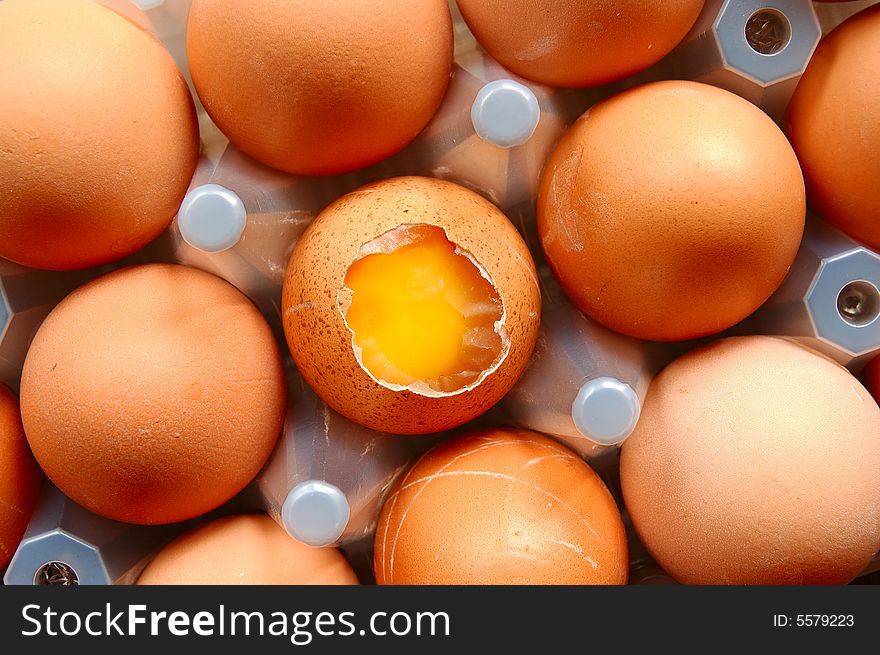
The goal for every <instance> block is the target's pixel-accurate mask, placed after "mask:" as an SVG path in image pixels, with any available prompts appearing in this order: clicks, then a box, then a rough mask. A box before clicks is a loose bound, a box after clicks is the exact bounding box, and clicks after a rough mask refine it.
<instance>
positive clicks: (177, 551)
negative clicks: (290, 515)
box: [137, 514, 358, 585]
mask: <svg viewBox="0 0 880 655" xmlns="http://www.w3.org/2000/svg"><path fill="white" fill-rule="evenodd" d="M137 583H138V584H139V585H356V584H358V579H357V576H356V575H355V573H354V571H353V570H352V568H351V566H349V564H348V562H347V561H346V560H345V557H343V555H342V553H341V552H340V551H339V550H338V549H336V548H312V547H311V546H306V545H304V544H301V543H300V542H298V541H297V540H296V539H291V537H290V535H288V534H287V533H286V532H285V531H284V530H283V529H282V528H281V527H280V526H279V525H278V524H277V523H275V521H273V520H272V519H270V518H269V517H268V516H266V515H265V514H244V515H241V516H229V517H224V518H221V519H215V520H213V521H211V522H210V523H207V524H205V525H202V526H199V527H197V528H195V529H193V530H191V531H189V532H187V533H186V534H184V535H182V536H180V537H178V538H177V539H175V540H174V541H172V542H171V543H170V544H168V545H167V546H165V548H163V549H162V550H161V551H159V554H158V555H156V557H155V558H153V560H152V561H151V562H150V563H149V564H148V565H147V568H146V569H144V572H143V573H141V576H140V578H138V581H137Z"/></svg>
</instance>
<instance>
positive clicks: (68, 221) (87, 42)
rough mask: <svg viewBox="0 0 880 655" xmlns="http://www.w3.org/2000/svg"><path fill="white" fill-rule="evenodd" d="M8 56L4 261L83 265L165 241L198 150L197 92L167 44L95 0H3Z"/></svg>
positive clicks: (0, 122)
mask: <svg viewBox="0 0 880 655" xmlns="http://www.w3.org/2000/svg"><path fill="white" fill-rule="evenodd" d="M0 61H4V62H7V65H4V66H2V67H0V98H3V109H2V111H0V179H2V180H3V202H2V203H0V256H2V257H5V258H7V259H11V260H13V261H16V262H18V263H20V264H25V265H27V266H35V267H38V268H47V269H75V268H85V267H88V266H94V265H97V264H103V263H106V262H112V261H116V260H118V259H122V258H123V257H125V256H126V255H128V254H130V253H132V252H134V251H136V250H138V249H140V248H142V247H143V246H145V245H146V244H147V243H149V242H150V241H152V240H153V239H154V238H156V237H157V236H158V235H159V234H160V233H161V232H162V231H163V230H164V229H165V228H166V227H167V226H168V224H169V223H170V222H171V219H172V218H173V217H174V215H175V213H177V208H178V207H179V206H180V202H181V200H182V199H183V196H184V194H185V193H186V189H187V186H188V185H189V181H190V179H191V178H192V174H193V171H195V167H196V160H197V158H198V154H199V134H198V124H197V122H196V114H195V109H194V108H193V103H192V98H191V97H190V95H189V90H188V88H187V86H186V82H185V81H184V79H183V76H182V75H181V74H180V72H179V71H178V70H177V67H176V66H175V64H174V60H173V59H172V58H171V55H170V54H168V52H167V51H166V50H165V49H164V48H163V47H162V45H161V44H160V43H159V41H157V40H156V39H155V38H154V37H153V36H151V35H149V34H147V33H146V32H144V31H142V30H141V29H140V28H138V27H136V26H135V25H134V24H132V23H130V22H129V21H128V20H126V19H125V18H122V17H121V16H119V15H117V14H115V13H113V12H112V11H110V10H109V9H106V8H104V7H101V6H99V5H97V4H96V3H94V2H88V1H87V0H69V1H67V2H56V1H55V0H6V1H4V2H0Z"/></svg>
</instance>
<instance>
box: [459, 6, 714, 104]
mask: <svg viewBox="0 0 880 655" xmlns="http://www.w3.org/2000/svg"><path fill="white" fill-rule="evenodd" d="M703 4H704V0H664V1H663V2H657V0H616V1H615V2H584V0H557V1H555V2H551V3H547V2H534V0H458V7H459V9H460V10H461V14H462V16H463V18H464V19H465V21H466V22H467V24H468V27H470V29H471V31H472V32H473V33H474V36H476V37H477V40H478V41H479V42H480V43H481V44H482V45H483V47H485V48H486V50H487V51H488V52H489V54H491V55H492V56H493V57H495V59H497V60H498V61H500V62H501V63H502V64H503V65H504V66H506V67H507V68H509V69H510V70H511V71H513V72H514V73H516V74H517V75H521V76H522V77H525V78H527V79H530V80H534V81H535V82H540V83H542V84H548V85H550V86H560V87H584V86H600V85H602V84H607V83H609V82H613V81H615V80H619V79H623V78H624V77H628V76H630V75H632V74H634V73H637V72H639V71H640V70H643V69H645V68H648V67H649V66H651V65H653V64H655V63H657V62H658V61H660V60H661V59H662V58H663V57H665V56H666V55H667V54H668V53H669V52H670V51H671V50H672V49H673V48H674V47H675V46H676V45H678V43H679V42H680V41H681V40H682V39H683V38H684V37H685V35H686V34H687V33H688V31H689V30H690V29H691V27H693V25H694V22H695V21H696V20H697V16H699V15H700V10H702V8H703Z"/></svg>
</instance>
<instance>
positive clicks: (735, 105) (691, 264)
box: [538, 81, 806, 341]
mask: <svg viewBox="0 0 880 655" xmlns="http://www.w3.org/2000/svg"><path fill="white" fill-rule="evenodd" d="M805 213H806V207H805V193H804V182H803V177H802V175H801V171H800V168H799V166H798V162H797V158H796V157H795V155H794V152H793V151H792V149H791V146H790V145H789V144H788V141H787V140H786V138H785V135H784V134H783V133H782V132H781V131H780V130H779V128H778V127H776V125H775V124H774V123H773V121H771V120H770V119H769V118H768V117H767V115H766V114H764V113H763V112H762V111H761V110H759V109H758V108H757V107H755V106H754V105H752V104H751V103H749V102H747V101H745V100H743V99H742V98H740V97H738V96H735V95H733V94H732V93H729V92H727V91H723V90H721V89H718V88H715V87H712V86H708V85H705V84H699V83H696V82H679V81H669V82H658V83H654V84H648V85H645V86H641V87H637V88H634V89H632V90H629V91H626V92H624V93H621V94H619V95H617V96H615V97H613V98H611V99H609V100H606V101H604V102H602V103H600V104H598V105H596V106H595V107H593V108H592V109H591V110H590V111H588V112H587V113H586V114H585V115H584V116H582V117H581V118H580V119H579V120H578V121H577V122H576V123H575V125H574V126H573V127H572V128H571V129H570V130H569V132H567V133H566V135H565V136H564V137H563V138H562V140H561V141H560V143H559V145H558V146H557V148H556V150H555V152H554V153H553V155H552V156H551V158H550V160H549V162H548V163H547V166H546V167H545V169H544V173H543V177H542V180H541V187H540V193H539V198H538V228H539V231H540V235H541V241H542V244H543V247H544V251H545V253H546V254H547V258H548V260H549V261H550V264H551V266H552V268H553V270H554V271H555V273H556V276H557V277H558V278H559V281H560V283H561V284H562V287H563V288H564V290H565V292H566V293H567V295H568V296H569V297H570V298H571V299H572V300H573V301H574V302H575V304H576V305H577V306H578V307H579V308H580V309H581V310H582V311H584V312H585V313H586V314H588V315H589V316H590V317H591V318H593V319H595V320H597V321H599V322H600V323H603V324H604V325H606V326H607V327H610V328H611V329H614V330H617V331H618V332H622V333H624V334H628V335H630V336H634V337H637V338H641V339H649V340H656V341H676V340H684V339H693V338H697V337H702V336H706V335H709V334H713V333H716V332H720V331H721V330H724V329H726V328H728V327H730V326H732V325H734V324H735V323H738V322H739V321H741V320H742V319H744V318H745V317H746V316H748V315H749V314H751V313H752V312H753V311H755V310H756V309H757V308H758V307H759V306H760V305H761V304H763V303H764V301H766V300H767V298H769V297H770V295H771V294H772V293H773V292H774V291H775V290H776V288H777V287H778V286H779V284H780V283H781V282H782V280H783V279H784V278H785V276H786V274H787V272H788V270H789V268H790V266H791V264H792V262H793V260H794V257H795V255H796V254H797V250H798V247H799V245H800V241H801V237H802V235H803V227H804V218H805Z"/></svg>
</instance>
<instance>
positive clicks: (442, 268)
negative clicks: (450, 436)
mask: <svg viewBox="0 0 880 655" xmlns="http://www.w3.org/2000/svg"><path fill="white" fill-rule="evenodd" d="M540 304H541V297H540V290H539V288H538V282H537V277H536V272H535V266H534V263H533V262H532V259H531V256H530V254H529V251H528V248H527V247H526V245H525V243H524V242H523V240H522V238H521V237H520V236H519V233H518V232H517V231H516V229H515V228H514V227H513V225H512V224H511V223H510V221H508V220H507V218H506V217H505V216H504V214H502V213H501V211H500V210H499V209H498V208H497V207H495V206H494V205H492V204H491V203H489V202H488V201H487V200H485V199H483V198H482V197H481V196H479V195H477V194H476V193H473V192H472V191H468V190H467V189H465V188H463V187H460V186H458V185H456V184H453V183H451V182H444V181H441V180H434V179H429V178H421V177H402V178H395V179H391V180H385V181H383V182H379V183H376V184H372V185H369V186H366V187H363V188H361V189H360V190H358V191H355V192H353V193H351V194H348V195H346V196H344V197H342V198H341V199H339V200H338V201H336V202H335V203H333V204H332V205H330V206H329V207H328V208H327V209H325V210H324V211H323V212H322V213H321V214H320V215H319V216H318V217H317V219H315V221H314V222H313V223H312V224H311V225H310V226H309V228H308V229H307V230H306V232H305V233H304V234H303V236H302V238H301V239H300V241H299V243H298V244H297V246H296V249H295V250H294V252H293V255H292V256H291V258H290V262H289V263H288V267H287V274H286V278H285V282H284V292H283V298H282V310H283V314H284V331H285V334H286V336H287V343H288V345H289V346H290V351H291V353H292V354H293V357H294V360H295V361H296V363H297V366H298V367H299V369H300V371H301V372H302V374H303V376H304V377H305V379H306V381H307V382H309V384H311V386H312V387H313V388H314V389H315V391H317V393H318V394H319V395H320V396H321V398H323V399H324V401H325V402H326V403H327V404H328V405H330V406H331V407H333V409H335V410H336V411H338V412H339V413H340V414H343V415H345V416H347V417H348V418H350V419H352V420H354V421H357V422H358V423H361V424H362V425H366V426H367V427H370V428H373V429H376V430H380V431H382V432H395V433H406V434H423V433H429V432H437V431H441V430H445V429H447V428H450V427H453V426H456V425H460V424H462V423H464V422H466V421H468V420H470V419H472V418H474V417H476V416H478V415H479V414H481V413H483V412H484V411H486V410H487V409H489V408H490V407H491V406H492V405H494V404H495V403H497V402H498V401H499V400H501V398H502V397H503V396H504V394H505V393H507V391H508V390H509V389H510V388H511V387H512V386H513V384H514V383H515V382H516V380H517V378H519V376H520V375H521V374H522V372H523V370H524V369H525V366H526V364H527V363H528V359H529V356H530V355H531V353H532V350H533V349H534V346H535V341H536V340H537V335H538V328H539V320H540V319H539V317H540Z"/></svg>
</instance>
